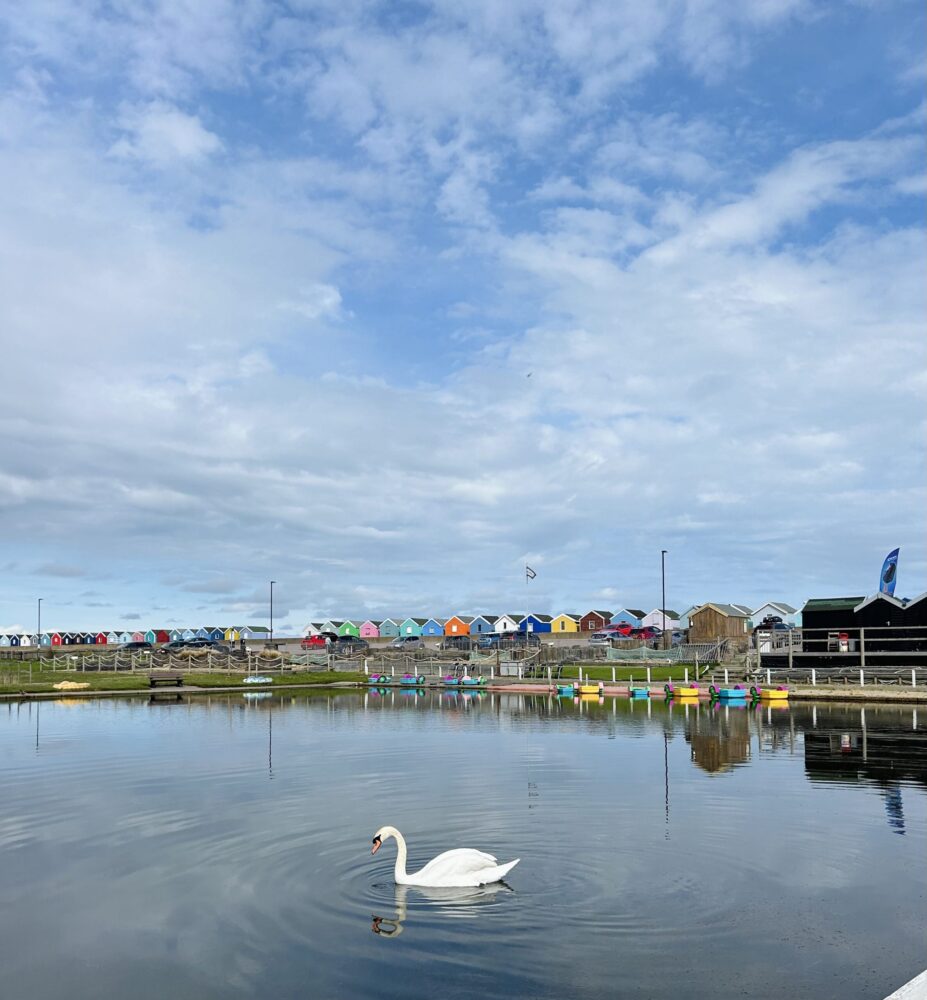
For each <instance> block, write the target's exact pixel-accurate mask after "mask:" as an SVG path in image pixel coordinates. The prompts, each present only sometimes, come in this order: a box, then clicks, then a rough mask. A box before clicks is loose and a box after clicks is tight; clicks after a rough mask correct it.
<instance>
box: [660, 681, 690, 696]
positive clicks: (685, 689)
mask: <svg viewBox="0 0 927 1000" xmlns="http://www.w3.org/2000/svg"><path fill="white" fill-rule="evenodd" d="M663 690H664V692H665V693H666V697H667V698H697V697H698V696H699V689H698V687H697V685H695V684H680V686H679V687H673V686H672V685H671V684H666V685H664V687H663Z"/></svg>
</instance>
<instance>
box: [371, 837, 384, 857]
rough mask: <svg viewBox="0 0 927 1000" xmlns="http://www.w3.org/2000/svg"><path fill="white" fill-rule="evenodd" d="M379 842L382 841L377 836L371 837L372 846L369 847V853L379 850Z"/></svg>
mask: <svg viewBox="0 0 927 1000" xmlns="http://www.w3.org/2000/svg"><path fill="white" fill-rule="evenodd" d="M381 843H382V842H381V840H380V838H379V837H374V838H373V847H372V848H371V851H370V853H371V854H376V853H377V851H379V850H380V844H381Z"/></svg>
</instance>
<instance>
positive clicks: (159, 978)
mask: <svg viewBox="0 0 927 1000" xmlns="http://www.w3.org/2000/svg"><path fill="white" fill-rule="evenodd" d="M156 697H157V701H153V702H151V703H149V702H148V701H147V700H143V699H122V700H96V701H77V700H62V701H58V702H53V703H43V704H41V705H39V704H35V703H32V704H21V705H17V704H12V703H6V704H2V705H0V760H2V762H3V785H2V788H3V809H2V813H0V893H2V895H0V898H2V900H3V906H2V908H0V959H2V969H3V979H2V995H3V996H4V997H6V998H20V997H22V998H27V997H28V998H31V1000H44V998H52V997H54V998H58V997H67V998H68V1000H78V998H84V997H87V998H91V997H93V998H109V997H113V998H115V997H119V998H123V997H133V998H149V997H150V998H159V1000H161V998H164V997H171V998H198V1000H202V998H211V997H238V996H241V997H268V998H271V997H273V998H277V997H301V998H322V997H397V998H399V997H402V998H414V997H423V998H424V997H436V996H440V997H450V998H454V997H473V996H480V997H496V996H498V997H512V996H526V997H543V998H562V997H580V998H600V997H601V998H605V997H679V996H686V997H778V996H788V997H813V998H815V1000H819V998H826V997H834V998H841V1000H847V998H853V997H860V998H862V997H865V998H880V997H883V996H885V994H887V993H889V992H891V990H893V989H895V988H897V987H898V986H899V985H901V984H902V983H903V982H905V981H907V980H908V979H910V978H911V977H913V976H914V975H915V974H917V973H919V972H920V971H921V970H922V969H923V968H924V967H925V965H927V947H925V915H927V710H925V709H923V708H922V709H921V716H920V721H918V718H917V713H916V711H914V710H913V709H912V708H911V707H905V708H890V707H884V708H883V707H875V706H869V707H867V708H866V709H864V710H860V709H859V708H855V707H838V706H834V705H823V704H822V705H817V706H811V705H796V706H794V707H792V708H791V709H790V710H778V711H767V710H765V709H760V710H754V711H748V710H744V709H734V708H732V709H729V710H725V709H724V708H721V709H710V708H709V707H707V706H700V707H691V708H687V707H683V706H676V707H673V708H668V707H667V706H665V705H664V704H663V702H662V701H660V702H653V703H646V702H638V703H631V702H628V701H626V700H616V701H611V700H609V701H607V702H606V703H605V704H604V705H599V704H598V703H597V702H591V703H583V704H574V703H573V702H572V701H568V700H565V699H564V700H557V699H548V698H546V697H530V696H528V697H525V696H520V695H495V696H489V695H483V696H480V695H473V696H465V695H457V696H454V695H447V694H427V695H415V694H413V693H411V692H402V693H399V692H396V693H394V694H389V693H383V694H377V693H376V692H373V691H371V692H367V693H364V694H354V693H351V694H337V695H323V694H313V695H311V696H308V695H297V696H292V697H291V696H284V697H273V698H271V697H269V696H268V697H260V696H257V697H255V695H254V694H251V695H250V697H249V696H243V695H235V696H212V697H210V698H208V699H207V698H193V697H190V698H188V699H186V700H183V701H180V702H177V701H174V700H172V699H173V698H174V696H173V695H168V694H166V693H164V694H160V693H159V694H158V695H157V696H156ZM386 823H390V824H393V825H395V826H398V827H399V829H400V830H402V832H403V833H404V834H405V836H406V839H407V840H408V842H409V850H410V866H409V867H410V868H413V867H418V866H419V864H420V863H424V862H425V861H427V860H428V859H429V858H431V857H432V856H434V855H435V854H437V853H439V852H441V851H444V850H447V849H449V848H452V847H476V848H480V849H483V850H486V851H489V852H491V853H493V854H495V855H497V856H498V857H499V859H500V860H509V859H511V858H515V857H520V858H521V859H522V860H521V864H520V865H518V866H517V867H516V868H515V870H514V871H513V872H512V873H511V875H510V876H509V880H508V885H501V886H498V887H493V888H490V889H484V890H458V891H449V890H443V891H437V890H430V891H428V890H418V889H414V888H408V889H400V888H398V887H396V886H395V885H394V884H393V879H392V865H393V861H394V858H395V846H394V844H393V842H389V843H388V844H387V845H386V846H385V847H384V849H383V850H382V851H381V852H380V853H379V854H377V856H376V857H373V858H372V857H371V856H370V839H371V837H372V836H373V833H374V831H375V830H376V829H377V828H378V827H379V826H381V825H383V824H386ZM374 917H379V918H382V920H380V921H375V920H374V919H373V918H374ZM375 929H376V930H379V932H380V933H375V932H374V931H375Z"/></svg>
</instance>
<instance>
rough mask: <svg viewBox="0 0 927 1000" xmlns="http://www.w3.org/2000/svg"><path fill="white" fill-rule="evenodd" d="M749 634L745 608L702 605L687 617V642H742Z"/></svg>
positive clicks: (730, 605) (711, 604)
mask: <svg viewBox="0 0 927 1000" xmlns="http://www.w3.org/2000/svg"><path fill="white" fill-rule="evenodd" d="M749 634H750V616H749V613H748V612H747V609H746V607H743V606H738V605H735V604H714V603H708V604H703V605H701V607H699V608H698V609H697V610H696V611H693V612H692V613H691V614H690V615H689V642H717V641H718V640H719V639H740V640H744V639H746V638H748V637H749Z"/></svg>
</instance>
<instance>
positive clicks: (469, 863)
mask: <svg viewBox="0 0 927 1000" xmlns="http://www.w3.org/2000/svg"><path fill="white" fill-rule="evenodd" d="M497 864H498V861H496V859H495V858H494V857H493V856H492V855H491V854H484V853H483V852H482V851H475V850H473V848H472V847H458V848H457V849H456V850H453V851H445V852H444V853H443V854H439V855H438V856H437V857H436V858H432V859H431V861H429V862H428V864H427V865H425V867H424V868H421V869H419V871H418V872H417V873H416V874H418V875H425V874H428V875H434V876H435V877H436V878H441V877H442V876H444V875H468V874H470V873H471V872H478V871H482V870H483V869H484V868H492V867H494V866H495V865H497Z"/></svg>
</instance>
